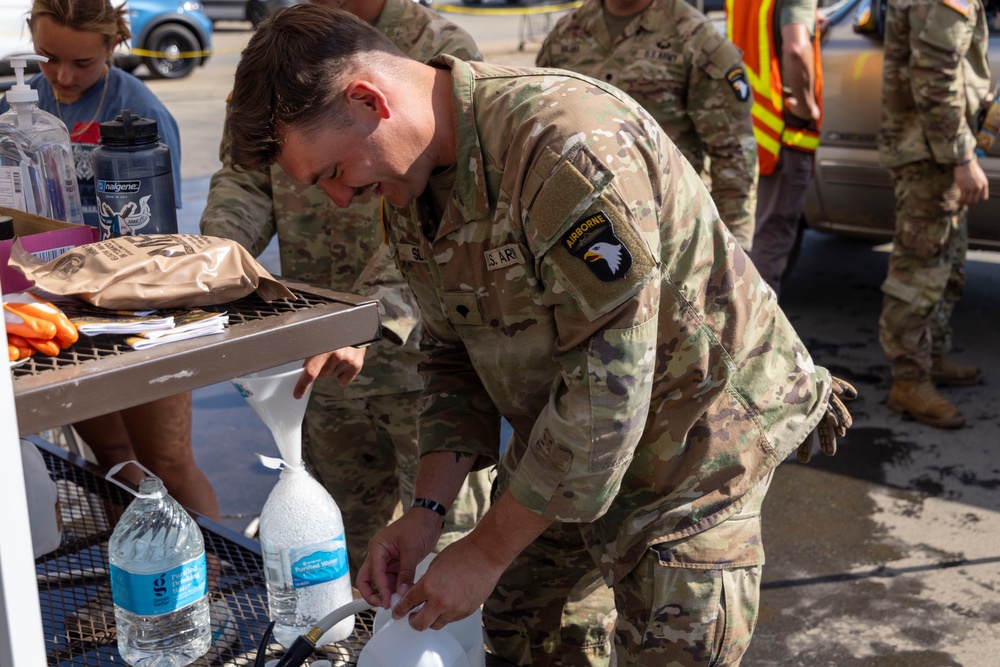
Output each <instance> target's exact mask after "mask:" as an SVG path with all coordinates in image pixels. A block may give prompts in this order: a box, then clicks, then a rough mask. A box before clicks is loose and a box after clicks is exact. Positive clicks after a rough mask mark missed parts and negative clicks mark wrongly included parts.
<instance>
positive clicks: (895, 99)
mask: <svg viewBox="0 0 1000 667" xmlns="http://www.w3.org/2000/svg"><path fill="white" fill-rule="evenodd" d="M988 43H989V30H988V27H987V24H986V13H985V9H984V8H983V2H982V0H890V2H889V6H888V8H887V13H886V26H885V48H884V51H885V65H884V68H883V70H882V129H881V132H880V133H879V156H880V157H881V159H882V164H883V165H885V166H886V167H889V168H892V167H899V166H902V165H904V164H909V163H911V162H917V161H918V160H933V161H935V162H937V163H939V164H953V163H954V162H956V161H958V160H960V159H961V158H963V157H965V156H966V155H968V154H969V153H971V152H972V150H973V148H975V146H976V140H975V136H974V135H975V132H976V130H977V129H978V127H977V120H976V119H977V116H978V114H979V111H980V109H981V108H982V107H983V99H984V98H985V97H986V94H987V93H988V92H989V86H990V71H989V63H988V61H987V56H986V49H987V46H988Z"/></svg>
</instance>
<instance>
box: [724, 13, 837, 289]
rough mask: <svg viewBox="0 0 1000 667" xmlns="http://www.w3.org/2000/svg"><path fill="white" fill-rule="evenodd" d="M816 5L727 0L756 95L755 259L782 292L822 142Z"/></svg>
mask: <svg viewBox="0 0 1000 667" xmlns="http://www.w3.org/2000/svg"><path fill="white" fill-rule="evenodd" d="M817 7H818V5H817V0H726V30H727V34H728V35H729V39H731V40H733V43H734V44H736V46H738V47H739V48H740V49H741V50H742V51H743V60H744V63H745V64H746V68H747V75H748V76H749V80H750V86H751V89H752V90H753V98H754V105H753V131H754V136H755V137H756V139H757V159H758V161H759V163H760V181H759V183H758V187H757V226H756V229H755V230H754V239H753V248H752V249H751V251H750V259H752V260H753V263H754V264H755V265H756V266H757V270H758V271H760V275H761V276H762V277H763V278H764V280H766V281H767V284H768V285H770V286H771V288H772V289H773V290H774V292H775V294H777V295H779V296H780V295H781V280H782V278H783V277H784V275H785V272H786V270H787V268H788V261H789V256H790V255H791V253H792V250H793V249H794V248H795V243H796V239H797V238H798V234H799V224H800V220H801V218H802V207H803V206H804V205H805V201H806V190H807V188H808V187H809V180H810V179H811V178H812V172H813V158H814V156H815V153H816V149H817V148H818V147H819V128H820V123H821V121H822V115H823V110H822V104H823V100H822V90H823V68H822V61H821V60H820V48H819V37H820V34H819V33H820V31H819V27H818V25H817Z"/></svg>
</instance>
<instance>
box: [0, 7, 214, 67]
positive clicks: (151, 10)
mask: <svg viewBox="0 0 1000 667" xmlns="http://www.w3.org/2000/svg"><path fill="white" fill-rule="evenodd" d="M128 9H129V23H130V27H131V30H132V39H131V40H130V44H129V45H128V46H129V48H128V49H122V50H119V51H116V53H115V62H116V64H118V65H119V66H120V67H121V68H122V69H124V70H126V71H129V72H131V71H132V70H134V69H135V68H136V67H138V66H139V65H140V64H145V65H146V67H147V68H148V69H149V72H150V74H152V75H153V76H154V77H158V78H163V79H179V78H181V77H185V76H187V75H188V74H190V73H191V72H193V71H194V69H195V68H196V67H198V66H199V65H203V64H205V62H206V61H207V60H208V54H209V53H210V52H211V49H212V22H211V21H210V20H209V19H208V17H207V16H206V15H205V13H204V12H203V11H202V8H201V4H200V3H199V2H197V0H129V2H128ZM30 10H31V0H0V59H4V61H3V67H2V71H4V72H9V71H10V68H9V67H8V66H7V62H6V60H5V59H6V58H8V57H9V56H12V55H15V54H18V53H33V52H34V49H33V48H32V46H31V33H30V32H29V31H28V27H27V25H26V24H25V18H26V17H27V15H28V12H29V11H30Z"/></svg>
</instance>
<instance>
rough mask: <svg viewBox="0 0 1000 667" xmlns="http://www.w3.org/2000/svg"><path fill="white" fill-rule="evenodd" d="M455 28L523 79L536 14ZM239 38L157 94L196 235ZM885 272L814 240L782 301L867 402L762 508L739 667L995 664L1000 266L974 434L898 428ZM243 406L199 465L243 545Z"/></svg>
mask: <svg viewBox="0 0 1000 667" xmlns="http://www.w3.org/2000/svg"><path fill="white" fill-rule="evenodd" d="M490 6H496V5H490ZM501 6H502V5H501ZM449 16H450V17H451V18H452V20H454V21H455V22H456V23H458V24H459V25H461V26H463V27H465V28H466V29H467V30H469V32H470V33H472V34H473V37H475V38H476V39H478V40H480V41H479V43H480V47H481V48H482V50H483V51H484V53H485V54H486V55H487V59H489V60H494V61H499V62H505V63H508V64H525V65H528V64H531V62H532V60H533V57H534V51H535V50H536V49H537V45H538V43H537V40H538V39H541V36H542V35H543V34H544V30H545V29H546V26H545V23H544V19H540V18H539V17H537V16H536V17H535V18H534V19H532V20H533V21H535V23H533V24H530V26H527V27H526V24H525V23H524V17H519V16H509V15H492V16H482V15H469V14H464V13H454V14H449ZM549 18H550V19H551V18H552V17H549ZM246 28H248V24H247V25H244V24H231V25H228V24H219V25H217V32H216V54H215V55H214V56H213V58H212V60H211V62H210V63H209V64H208V66H206V67H204V68H202V69H200V70H199V71H197V72H196V73H195V74H194V75H192V76H191V77H190V78H189V79H185V80H183V81H150V82H149V83H150V85H151V87H152V88H153V90H154V91H155V92H156V94H157V95H158V96H160V98H161V99H163V100H164V102H165V103H166V104H167V106H168V107H169V108H170V109H171V111H172V113H174V115H175V116H176V117H177V119H178V121H179V123H180V125H181V137H182V141H183V155H182V169H183V176H184V192H183V199H184V208H183V209H182V211H181V226H182V229H183V230H185V231H195V230H196V229H197V220H198V217H199V216H200V213H201V210H202V208H203V207H204V203H205V196H206V193H207V190H208V177H209V176H210V175H211V173H212V172H213V171H214V170H215V169H216V167H217V166H218V155H217V147H218V143H219V136H220V131H221V125H222V118H223V115H224V109H225V97H226V94H227V93H228V90H229V87H230V86H231V81H232V73H233V71H234V69H235V65H236V61H237V59H238V54H239V50H240V49H241V48H242V45H243V44H245V42H246V39H247V38H248V36H249V33H247V32H246ZM522 46H523V48H521V47H522ZM994 196H998V195H997V194H995V195H994ZM275 260H276V255H275V254H274V252H273V249H272V250H270V251H269V252H268V253H266V254H265V256H264V258H263V262H264V264H265V265H266V266H268V267H269V268H271V269H273V270H275V271H277V266H276V261H275ZM886 264H887V254H886V252H885V248H884V247H881V246H877V245H874V244H872V243H870V242H861V241H855V240H850V239H843V238H838V237H834V236H827V235H821V234H818V233H808V234H807V235H806V238H805V243H804V246H803V251H802V255H801V257H800V259H799V263H798V266H797V268H796V270H795V272H794V273H793V275H792V277H791V280H790V282H789V284H788V286H787V288H786V290H785V293H784V297H783V298H784V301H783V305H784V308H785V310H786V312H787V313H788V315H789V317H790V319H791V320H792V321H793V323H794V324H795V326H796V328H797V329H798V331H799V333H800V334H801V336H802V338H803V339H804V340H805V342H806V343H807V345H808V347H809V349H810V350H811V352H812V354H813V356H814V357H815V359H816V361H817V363H819V364H821V365H824V366H827V367H828V368H830V369H831V370H832V371H833V372H834V374H836V375H838V376H840V377H843V378H845V379H848V380H850V381H852V382H853V383H855V385H856V386H857V388H858V390H859V391H860V398H859V399H858V400H857V401H855V402H854V403H853V404H851V405H850V409H851V412H852V413H853V415H854V418H855V426H854V428H853V429H851V432H850V433H849V435H848V437H847V438H846V439H844V440H843V441H842V442H841V446H840V452H839V453H838V455H837V456H836V457H833V458H830V459H827V458H824V457H822V456H820V455H818V454H817V455H816V457H815V458H814V460H813V462H812V463H810V464H808V465H802V464H799V463H797V462H794V461H790V462H786V463H785V464H783V465H782V466H781V467H780V468H779V470H778V471H777V474H776V475H775V478H774V483H773V485H772V489H771V492H770V494H769V495H768V497H767V500H766V502H765V504H764V540H765V545H766V550H767V557H768V563H767V565H766V567H765V569H764V583H763V594H762V602H761V614H760V622H759V626H758V629H757V632H756V635H755V638H754V640H753V643H752V644H751V647H750V650H749V652H748V654H747V656H746V659H745V660H744V662H743V665H744V667H765V666H768V667H770V666H774V667H779V666H780V667H786V666H788V667H793V666H795V667H797V666H802V667H807V666H808V667H823V666H830V667H863V666H864V667H868V666H886V667H895V666H897V665H899V666H903V665H906V666H907V667H945V666H953V665H961V666H968V667H992V666H995V665H998V664H1000V657H998V656H1000V593H998V591H1000V494H998V488H1000V457H998V455H997V448H998V447H1000V400H998V399H1000V392H998V391H997V387H998V384H1000V355H998V352H1000V343H998V340H1000V338H998V335H997V324H996V322H997V316H996V314H995V313H996V310H997V308H998V306H1000V255H998V254H997V253H973V254H972V255H971V257H970V261H969V262H968V265H967V272H968V278H969V280H968V287H967V290H966V294H965V296H964V298H963V300H962V302H961V303H960V304H959V307H958V309H957V311H956V313H955V318H954V325H955V342H956V350H955V357H956V359H958V360H959V361H962V362H965V363H976V364H978V365H980V366H982V367H983V371H984V375H985V377H986V383H985V384H984V385H983V386H980V387H971V388H962V389H949V390H946V395H947V396H948V397H949V398H950V399H951V400H953V401H954V402H956V403H957V404H958V406H959V407H960V408H961V409H962V410H963V411H964V412H965V414H966V416H967V418H968V420H969V425H968V426H967V427H966V428H965V429H963V430H960V431H941V430H936V429H932V428H929V427H925V426H921V425H919V424H917V423H915V422H912V421H905V420H903V419H901V418H900V417H899V416H897V415H895V414H894V413H892V412H891V411H889V410H888V408H887V407H886V406H885V398H886V394H887V392H888V388H889V371H888V366H887V365H886V363H885V360H884V358H883V357H882V353H881V350H880V348H879V345H878V332H877V319H878V311H879V307H880V303H881V295H880V292H879V285H880V283H881V281H882V279H883V278H884V275H885V270H886ZM242 401H243V399H242V398H240V396H239V395H238V394H237V393H236V391H235V390H234V389H232V388H231V387H230V386H229V385H226V384H222V385H214V386H211V387H206V388H204V389H201V390H198V391H196V392H195V448H196V456H197V458H198V461H199V463H200V465H201V466H202V467H203V468H204V469H205V471H206V472H207V473H208V475H209V477H210V479H211V481H212V483H213V485H214V487H215V489H216V492H217V493H218V495H219V499H220V503H221V506H222V511H223V514H224V515H225V517H226V519H225V523H226V524H227V525H228V526H230V527H232V528H234V529H236V530H242V529H243V528H244V527H245V526H246V525H247V523H249V522H250V521H251V520H252V519H253V518H254V517H255V516H256V515H257V514H258V513H259V511H260V508H261V506H262V504H263V502H264V500H265V499H266V496H267V493H268V492H269V490H270V488H271V487H272V486H273V484H274V481H275V480H276V473H274V472H272V471H270V470H267V469H265V468H264V467H263V466H261V465H260V464H259V463H258V462H257V461H256V457H255V456H254V455H253V454H254V452H260V453H264V454H275V452H276V448H275V446H274V444H273V442H272V440H271V438H270V435H269V434H268V433H267V432H266V430H265V429H264V428H263V427H262V426H261V425H260V422H259V421H258V420H257V418H256V416H254V415H253V413H252V412H251V411H250V410H249V408H248V407H247V406H246V405H244V404H243V402H242Z"/></svg>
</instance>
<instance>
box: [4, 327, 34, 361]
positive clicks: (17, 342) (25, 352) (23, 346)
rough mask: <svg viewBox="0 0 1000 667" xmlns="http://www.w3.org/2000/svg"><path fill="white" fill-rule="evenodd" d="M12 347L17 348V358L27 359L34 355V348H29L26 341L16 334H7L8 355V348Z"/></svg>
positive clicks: (8, 349) (8, 350)
mask: <svg viewBox="0 0 1000 667" xmlns="http://www.w3.org/2000/svg"><path fill="white" fill-rule="evenodd" d="M12 345H13V346H14V347H16V348H17V358H18V359H27V358H28V357H30V356H32V355H33V354H35V348H33V347H31V345H30V344H29V343H28V341H27V340H25V339H24V338H22V337H21V336H18V335H17V334H10V333H9V334H7V352H8V354H9V353H10V347H11V346H12Z"/></svg>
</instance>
